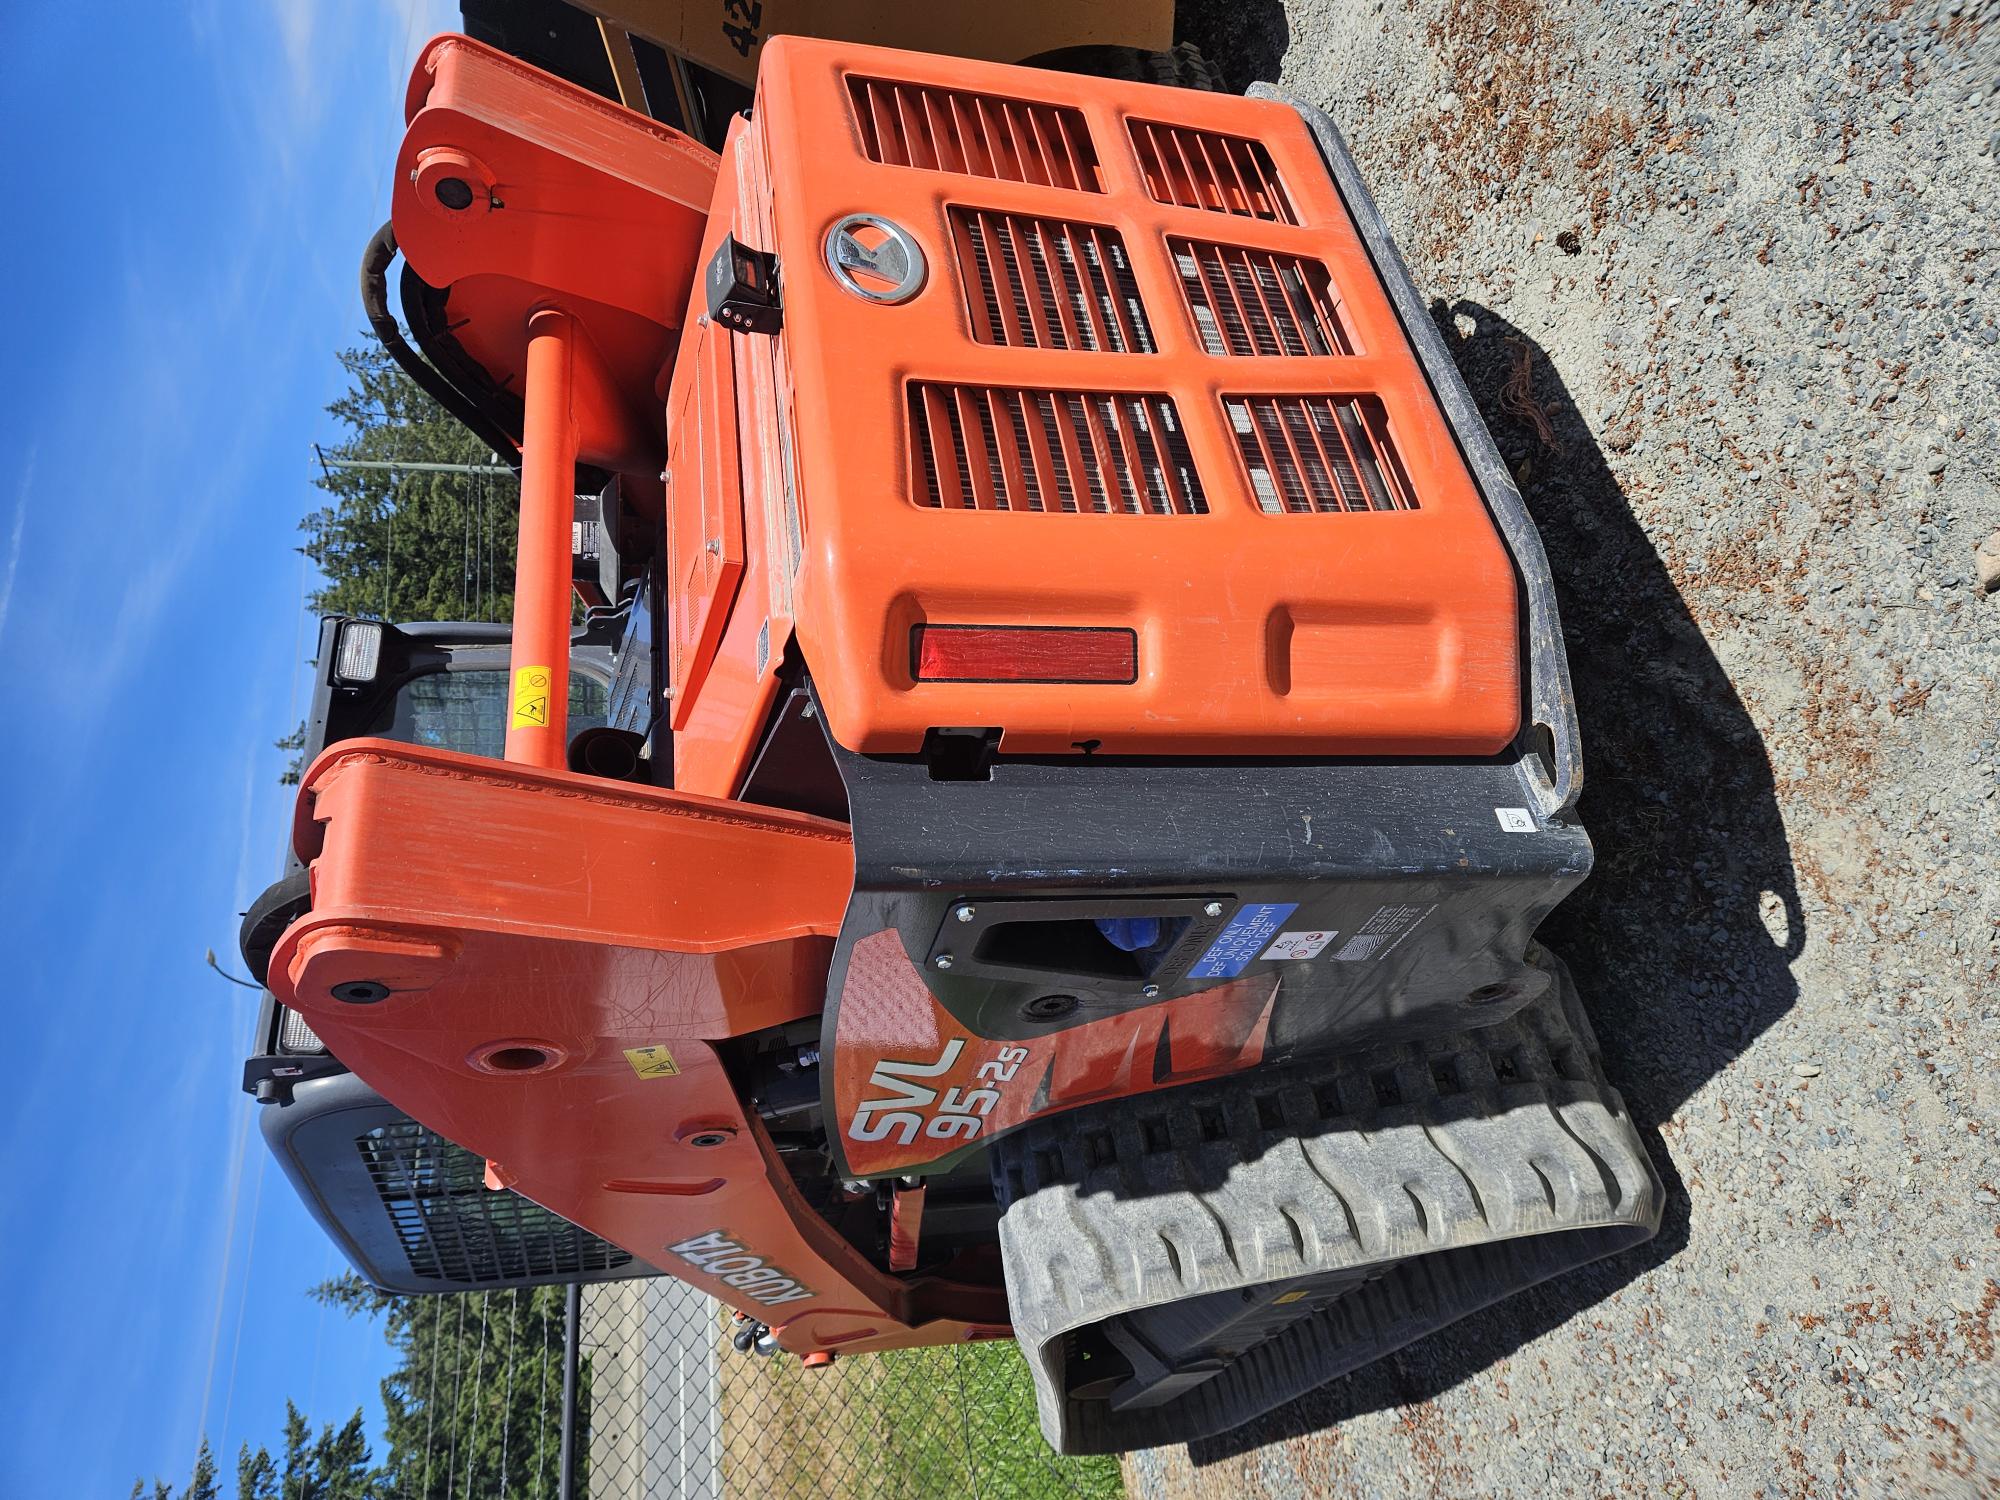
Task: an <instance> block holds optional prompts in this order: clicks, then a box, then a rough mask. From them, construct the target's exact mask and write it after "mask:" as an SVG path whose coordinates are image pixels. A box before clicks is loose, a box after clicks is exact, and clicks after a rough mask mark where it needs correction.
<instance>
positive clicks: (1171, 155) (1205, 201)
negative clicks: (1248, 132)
mask: <svg viewBox="0 0 2000 1500" xmlns="http://www.w3.org/2000/svg"><path fill="white" fill-rule="evenodd" d="M1131 124H1132V147H1133V149H1134V150H1135V151H1137V152H1138V154H1139V170H1140V172H1141V173H1143V174H1144V176H1145V179H1146V191H1147V192H1149V193H1151V194H1152V195H1153V199H1154V201H1155V202H1158V203H1171V204H1174V205H1175V206H1177V207H1180V208H1200V209H1206V210H1207V211H1208V212H1210V213H1218V214H1237V215H1239V216H1241V217H1243V218H1247V219H1266V220H1269V221H1270V222H1271V223H1274V224H1296V223H1298V222H1299V221H1298V218H1297V217H1296V216H1295V215H1294V214H1293V212H1292V205H1291V201H1290V200H1289V199H1288V198H1286V196H1285V189H1284V185H1283V184H1282V183H1280V182H1279V181H1278V169H1277V167H1276V166H1275V165H1274V164H1273V163H1272V161H1271V153H1270V152H1269V151H1267V150H1266V149H1265V148H1264V143H1263V142H1262V141H1252V140H1245V139H1244V138H1243V137H1242V136H1236V135H1221V134H1218V133H1217V132H1215V131H1212V130H1195V129H1192V128H1191V127H1188V126H1185V125H1156V124H1153V123H1151V122H1150V121H1146V120H1134V121H1132V122H1131Z"/></svg>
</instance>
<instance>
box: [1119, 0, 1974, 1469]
mask: <svg viewBox="0 0 2000 1500" xmlns="http://www.w3.org/2000/svg"><path fill="white" fill-rule="evenodd" d="M1182 12H1183V29H1184V31H1185V32H1186V33H1187V34H1188V35H1189V36H1190V37H1191V38H1192V39H1193V40H1196V41H1197V42H1199V43H1200V44H1201V45H1202V46H1203V47H1204V48H1205V50H1206V51H1207V52H1208V53H1209V54H1210V56H1211V57H1212V58H1213V59H1214V60H1215V61H1216V62H1218V63H1219V64H1220V66H1221V67H1222V68H1223V70H1224V71H1225V73H1226V74H1227V75H1228V76H1229V79H1230V81H1231V82H1232V83H1236V84H1239V85H1240V84H1244V83H1247V82H1249V81H1252V80H1255V79H1267V80H1273V81H1278V82H1281V83H1283V84H1285V85H1286V86H1288V87H1291V88H1294V89H1296V90H1298V91H1300V92H1301V93H1303V94H1304V95H1305V96H1306V97H1308V98H1310V99H1311V100H1313V101H1314V102H1315V103H1318V104H1319V105H1321V106H1322V107H1323V108H1325V109H1327V110H1328V111H1329V113H1330V114H1331V115H1332V116H1333V118H1334V120H1335V121H1336V123H1338V124H1339V125H1340V126H1341V128H1342V129H1343V131H1345V132H1346V134H1347V135H1348V137H1349V140H1350V142H1351V144H1352V146H1353V148H1354V152H1355V155H1356V157H1357V159H1358V160H1359V162H1360V164H1361V166H1362V169H1363V171H1364V173H1365V174H1366V175H1367V176H1368V178H1369V180H1370V182H1371V184H1372V186H1373V187H1374V190H1375V192H1376V196H1377V198H1378V200H1379V201H1380V203H1381V205H1382V208H1383V210H1384V213H1385V214H1386V216H1387V218H1388V220H1389V223H1390V226H1391V228H1392V230H1393V231H1394V232H1395V233H1396V235H1397V237H1398V239H1399V241H1400V243H1401V244H1402V246H1403V248H1404V251H1405V254H1406V255H1407V257H1408V258H1409V260H1410V263H1411V268H1412V270H1413V272H1414V274H1415V276H1416V279H1417V281H1418V284H1419V286H1420V287H1421V288H1422V289H1423V290H1424V291H1425V293H1426V294H1427V295H1428V296H1430V297H1431V298H1433V299H1435V300H1434V302H1433V313H1434V316H1435V317H1436V319H1437V321H1438V322H1439V325H1440V327H1441V328H1443V329H1444V330H1445V331H1446V333H1447V335H1448V338H1449V339H1450V341H1451V342H1452V344H1453V347H1454V354H1455V357H1456V359H1457V360H1458V362H1459V364H1460V367H1461V368H1462V370H1463V371H1464V372H1465V374H1466V376H1467V377H1468V380H1469V382H1470V384H1471V386H1472V389H1473V392H1474V394H1475V396H1476V397H1477V398H1478V400H1479V401H1480V404H1481V406H1482V409H1483V411H1484V412H1485V414H1486V418H1487V421H1488V423H1489V425H1490V426H1491V427H1492V428H1493V430H1494V432H1495V435H1496V437H1497V438H1498V439H1499V441H1500V444H1501V447H1502V449H1503V451H1504V452H1505V453H1506V455H1507V457H1508V459H1509V462H1510V463H1511V464H1512V465H1513V466H1514V467H1515V469H1516V472H1517V474H1518V475H1519V476H1520V478H1521V480H1522V487H1523V490H1524V492H1525V494H1526V496H1527V499H1528V503H1529V505H1530V507H1531V509H1532V510H1533V511H1534V513H1535V516H1536V519H1537V521H1538V523H1539V525H1540V527H1541V530H1542V534H1543V536H1544V538H1545V539H1546V541H1547V543H1548V547H1549V552H1550V556H1551V560H1552V563H1553V566H1554V568H1555V571H1556V576H1557V585H1558V590H1559V593H1560V596H1561V603H1562V610H1563V617H1564V627H1565V633H1566V635H1567V637H1568V643H1569V651H1570V657H1571V662H1572V665H1573V667H1574V669H1575V674H1576V681H1577V693H1578V699H1579V706H1580V710H1581V715H1582V720H1583V730H1584V736H1585V739H1584V752H1585V762H1586V766H1587V771H1588V777H1589V780H1588V790H1587V792H1586V794H1585V798H1584V802H1583V812H1584V818H1585V823H1586V826H1587V827H1588V828H1589V829H1590V830H1591V833H1592V836H1593V838H1594V839H1595V840H1596V843H1597V849H1598V866H1597V870H1596V873H1595V874H1594V875H1593V876H1592V877H1591V879H1590V881H1589V882H1588V883H1587V884H1586V885H1585V887H1584V889H1583V890H1582V892H1581V893H1580V894H1579V895H1578V896H1576V897H1574V898H1572V899H1571V900H1570V901H1569V902H1568V903H1567V904H1566V905H1565V906H1564V907H1563V908H1562V909H1561V910H1560V911H1559V912H1558V913H1557V914H1556V916H1555V917H1554V918H1553V919H1552V921H1551V922H1550V923H1549V924H1548V926H1547V927H1545V928H1544V937H1545V938H1546V939H1547V940H1548V941H1549V943H1550V945H1551V946H1552V947H1554V948H1556V949H1557V950H1558V951H1560V952H1562V953H1563V954H1564V955H1565V956H1566V958H1567V959H1568V961H1569V963H1570V965H1571V966H1572V968H1573V969H1574V970H1575V972H1576V975H1577V978H1578V981H1579V984H1580V986H1581V988H1582V992H1583V994H1584V997H1585V1000H1586V1003H1587V1004H1588V1006H1589V1007H1590V1009H1591V1011H1592V1014H1593V1016H1594V1018H1595V1021H1596V1025H1597V1029H1598V1033H1599V1036H1600V1038H1601V1040H1602V1041H1603V1043H1604V1047H1605V1053H1606V1065H1607V1069H1608V1071H1609V1073H1610V1075H1611V1077H1612V1079H1613V1081H1614V1082H1615V1083H1616V1084H1617V1085H1618V1086H1619V1087H1620V1088H1621V1089H1622V1090H1623V1092H1624V1094H1625V1097H1626V1099H1627V1101H1628V1102H1629V1103H1630V1105H1631V1106H1632V1109H1633V1113H1634V1115H1635V1117H1636V1118H1637V1120H1638V1122H1639V1123H1640V1125H1641V1127H1642V1133H1643V1135H1644V1136H1645V1138H1646V1141H1647V1144H1648V1147H1649V1149H1650V1151H1651V1152H1652V1154H1653V1157H1654V1159H1655V1161H1656V1163H1657V1165H1658V1167H1659V1170H1660V1173H1661V1175H1662V1177H1663V1178H1664V1180H1665V1182H1666V1184H1667V1189H1668V1204H1667V1211H1666V1222H1665V1226H1664V1228H1663V1229H1662V1231H1661V1233H1660V1235H1659V1237H1658V1238H1657V1239H1656V1240H1655V1241H1654V1242H1653V1243H1651V1244H1650V1245H1648V1246H1646V1247H1644V1248H1643V1249H1641V1250H1639V1251H1636V1252H1634V1253H1631V1254H1629V1255H1626V1256H1624V1257H1621V1258H1619V1259H1616V1260H1613V1261H1609V1262H1605V1263H1602V1264H1600V1265H1598V1266H1596V1267H1594V1268H1592V1269H1590V1270H1588V1271H1585V1272H1582V1273H1579V1274H1576V1275H1573V1276H1570V1277H1568V1278H1566V1279H1564V1280H1561V1281H1559V1282H1557V1283H1555V1284H1552V1285H1549V1286H1546V1287H1543V1288H1540V1289H1538V1290H1537V1291H1535V1292H1533V1293H1530V1294H1528V1295H1527V1296H1524V1297H1521V1298H1518V1299H1515V1300H1514V1301H1512V1302H1509V1303H1507V1304H1505V1305H1504V1306H1501V1307H1499V1308H1497V1309H1494V1310H1492V1311H1490V1312H1489V1313H1487V1314H1484V1315H1481V1316H1477V1317H1474V1318H1472V1319H1470V1320H1468V1321H1466V1322H1465V1323H1462V1324H1460V1325H1458V1326H1456V1327H1454V1328H1452V1329H1450V1330H1448V1331H1446V1332H1445V1333H1443V1334H1440V1335H1438V1336H1436V1337H1434V1338H1432V1339H1430V1340H1427V1341H1425V1342H1423V1343H1421V1344H1418V1345H1415V1346H1413V1347H1412V1348H1410V1349H1408V1350H1406V1351H1404V1352H1403V1353H1402V1354H1401V1355H1400V1356H1398V1357H1396V1358H1393V1359H1391V1360H1389V1361H1386V1362H1385V1363H1383V1364H1381V1365H1378V1366H1376V1367H1374V1368H1372V1369H1369V1370H1366V1371H1362V1372H1360V1373H1358V1374H1356V1375H1353V1376H1350V1377H1348V1378H1346V1379H1344V1380H1341V1381H1338V1382H1336V1383H1334V1384H1333V1385H1331V1386H1329V1387H1327V1388H1325V1389H1324V1390H1322V1391H1320V1392H1318V1393H1316V1394H1315V1395H1313V1396H1311V1397H1309V1398H1307V1399H1305V1400H1303V1401H1300V1402H1298V1403H1297V1404H1295V1405H1294V1406H1291V1407H1289V1408H1286V1409H1284V1410H1282V1411H1280V1412H1278V1413H1276V1414H1274V1415H1273V1416H1271V1417H1270V1418H1268V1419H1266V1420H1264V1421H1262V1422H1260V1423H1258V1424H1257V1425H1256V1426H1254V1427H1253V1428H1251V1429H1248V1430H1246V1431H1243V1432H1239V1433H1236V1434H1232V1435H1230V1436H1228V1437H1226V1438H1223V1439H1220V1440H1211V1441H1205V1442H1200V1443H1196V1444H1193V1445H1191V1446H1190V1447H1186V1448H1173V1449H1163V1450H1155V1451H1153V1452H1149V1453H1145V1454H1140V1455H1136V1456H1135V1457H1134V1458H1132V1459H1131V1460H1129V1461H1128V1465H1127V1478H1128V1483H1129V1485H1130V1488H1131V1490H1132V1492H1133V1493H1134V1494H1142V1495H1148V1496H1152V1495H1160V1496H1229V1497H1238V1496H1284V1497H1292V1496H1309V1495H1310V1496H1320V1495H1325V1496H1336V1495H1337V1496H1350V1495H1351V1496H1369V1497H1373V1496H1399V1495H1450V1496H1463V1495H1486V1494H1493V1495H1517V1494H1519V1495H1525V1494H1534V1495H1544V1494H1547V1495H1579V1496H1581V1495H1593V1496H1594V1495H1628V1494H1648V1495H1662V1494H1664V1495H1670V1496H1689V1495H1699V1496H1737V1495H1742V1496H1773V1497H1775V1496H1809V1495H1810V1496H1832V1495H1884V1494H1894V1495H1898V1496H1919V1495H1963V1496H1974V1495H1988V1496H1991V1495H1996V1494H2000V1416H1996V1412H2000V1379H1996V1369H1995V1365H1994V1349H1995V1334H1996V1331H2000V1330H1997V1329H1996V1322H1997V1321H2000V1150H1996V1145H1995V1135H1996V1133H1997V1132H2000V1084H1996V1082H1995V1072H1996V1069H1995V1064H1996V1063H2000V936H1997V935H1996V934H2000V857H1997V856H2000V798H1996V789H2000V757H1996V736H2000V683H1996V674H2000V594H1996V593H1988V592H1986V591H1985V590H1984V589H1983V588H1982V587H1981V585H1980V581H1979V577H1978V564H1977V562H1976V559H1975V549H1976V548H1977V547H1978V545H1979V544H1980V543H1981V542H1982V540H1984V539H1986V538H1987V537H1989V536H1990V535H1992V534H1993V533H1995V531H1996V529H2000V456H1997V455H2000V381H1996V376H2000V329H1996V325H1995V316H1996V311H2000V298H1996V295H1995V266H1994V260H1995V249H1996V238H2000V231H1996V220H1995V215H1994V204H1995V202H1996V201H2000V191H1996V190H2000V169H1996V158H2000V5H1995V4H1992V3H1980V0H1936V3H1908V0H1869V3H1868V4H1866V5H1864V4H1861V3H1855V4H1833V5H1829V4H1819V3H1805V4H1776V3H1749V4H1744V3H1736V4H1731V5H1727V6H1695V7H1682V6H1676V5H1674V4H1672V3H1669V0H1623V3H1603V4H1594V3H1584V0H1410V3H1407V4H1387V3H1384V0H1304V3H1298V4H1292V5H1286V6H1279V5H1277V4H1274V3H1263V4H1249V5H1239V4H1224V3H1222V0H1213V3H1210V4H1205V5H1192V6H1190V5H1187V4H1184V5H1183V7H1182Z"/></svg>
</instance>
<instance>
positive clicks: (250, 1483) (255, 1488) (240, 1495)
mask: <svg viewBox="0 0 2000 1500" xmlns="http://www.w3.org/2000/svg"><path fill="white" fill-rule="evenodd" d="M236 1500H278V1466H277V1465H276V1464H274V1463H272V1462H271V1455H270V1452H269V1451H268V1450H267V1449H264V1448H259V1449H258V1450H257V1451H256V1452H255V1453H252V1452H251V1451H250V1445H249V1444H248V1443H245V1444H244V1445H243V1447H242V1448H241V1449H240V1450H239V1451H238V1452H237V1455H236Z"/></svg>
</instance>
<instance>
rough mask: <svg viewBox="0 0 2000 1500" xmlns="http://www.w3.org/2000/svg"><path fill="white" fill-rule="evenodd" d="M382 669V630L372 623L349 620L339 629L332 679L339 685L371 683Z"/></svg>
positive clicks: (370, 621)
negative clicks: (344, 683) (338, 681)
mask: <svg viewBox="0 0 2000 1500" xmlns="http://www.w3.org/2000/svg"><path fill="white" fill-rule="evenodd" d="M381 666H382V627H381V626H380V625H379V624H377V623H376V622H375V621H373V620H349V621H348V622H347V623H346V624H345V625H343V626H341V627H340V645H339V646H338V647H337V648H336V649H335V651H334V657H333V675H334V676H335V677H336V678H338V679H339V680H340V681H341V682H346V683H364V682H373V681H374V680H375V674H376V672H378V671H380V670H381Z"/></svg>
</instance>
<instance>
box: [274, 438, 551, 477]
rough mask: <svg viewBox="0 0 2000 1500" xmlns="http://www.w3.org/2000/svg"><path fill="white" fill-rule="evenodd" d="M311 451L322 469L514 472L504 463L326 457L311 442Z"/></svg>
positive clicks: (394, 471) (392, 472)
mask: <svg viewBox="0 0 2000 1500" xmlns="http://www.w3.org/2000/svg"><path fill="white" fill-rule="evenodd" d="M313 452H314V453H315V454H317V455H318V457H319V465H320V467H321V468H322V469H324V468H327V467H329V466H331V467H332V468H335V469H375V470H378V471H381V472H383V473H389V474H474V475H488V474H505V475H508V476H509V477H512V475H513V473H514V471H513V470H512V469H510V468H508V467H507V466H506V465H505V464H435V463H424V462H419V461H418V460H416V459H409V460H404V459H400V458H392V459H372V458H371V459H360V458H328V457H327V456H326V455H325V454H324V453H321V452H320V451H319V445H318V444H317V443H315V444H313ZM329 477H330V476H329Z"/></svg>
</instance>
